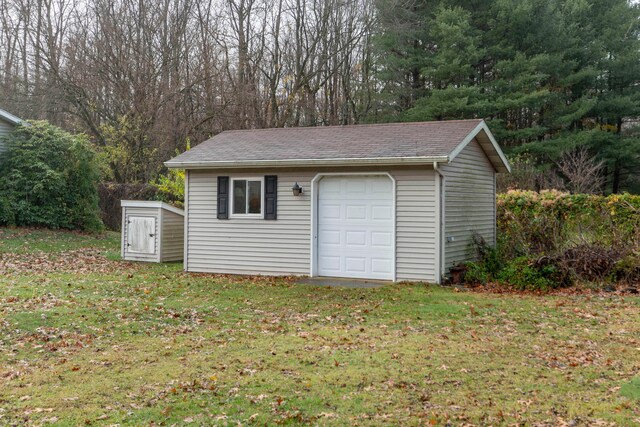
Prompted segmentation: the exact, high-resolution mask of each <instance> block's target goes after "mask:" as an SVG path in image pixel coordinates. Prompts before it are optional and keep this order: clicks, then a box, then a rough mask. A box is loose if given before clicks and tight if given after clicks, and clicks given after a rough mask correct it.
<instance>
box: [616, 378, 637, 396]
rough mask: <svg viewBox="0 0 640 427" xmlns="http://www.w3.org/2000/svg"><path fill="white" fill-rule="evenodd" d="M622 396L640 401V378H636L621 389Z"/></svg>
mask: <svg viewBox="0 0 640 427" xmlns="http://www.w3.org/2000/svg"><path fill="white" fill-rule="evenodd" d="M620 394H621V395H622V396H625V397H628V398H629V399H632V400H640V377H636V378H634V379H632V380H631V381H629V382H628V383H627V384H624V385H623V386H622V387H621V388H620Z"/></svg>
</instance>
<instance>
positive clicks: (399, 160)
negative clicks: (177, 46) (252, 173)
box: [164, 156, 449, 169]
mask: <svg viewBox="0 0 640 427" xmlns="http://www.w3.org/2000/svg"><path fill="white" fill-rule="evenodd" d="M433 162H438V163H448V162H449V158H448V156H429V157H377V158H361V159H359V158H355V159H354V158H346V159H282V160H249V161H235V162H230V161H202V162H180V161H168V162H165V163H164V165H165V166H166V167H168V168H170V169H241V168H266V167H270V168H283V167H308V166H316V167H319V166H327V167H330V166H369V165H370V166H402V165H431V164H433Z"/></svg>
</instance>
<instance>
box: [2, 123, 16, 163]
mask: <svg viewBox="0 0 640 427" xmlns="http://www.w3.org/2000/svg"><path fill="white" fill-rule="evenodd" d="M14 127H15V126H14V125H12V124H11V123H9V122H6V121H4V120H2V119H0V155H2V152H3V151H4V150H5V149H6V147H5V144H4V141H3V140H4V138H5V137H6V136H7V135H9V133H11V131H12V130H13V129H14Z"/></svg>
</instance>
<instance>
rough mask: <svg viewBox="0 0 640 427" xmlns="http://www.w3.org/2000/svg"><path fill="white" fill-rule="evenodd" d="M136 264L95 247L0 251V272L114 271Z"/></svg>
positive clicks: (136, 265)
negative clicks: (109, 257) (13, 251)
mask: <svg viewBox="0 0 640 427" xmlns="http://www.w3.org/2000/svg"><path fill="white" fill-rule="evenodd" d="M138 268H139V264H136V263H132V262H124V261H113V260H110V259H108V258H107V257H105V256H104V255H103V254H102V252H101V251H99V250H96V249H77V250H70V251H63V252H53V253H47V252H42V251H38V252H32V253H19V254H16V253H1V252H0V276H2V275H4V276H11V275H19V274H25V273H27V274H48V273H54V272H61V273H62V272H64V273H113V272H116V271H122V270H129V269H138Z"/></svg>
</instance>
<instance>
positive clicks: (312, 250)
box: [166, 120, 510, 283]
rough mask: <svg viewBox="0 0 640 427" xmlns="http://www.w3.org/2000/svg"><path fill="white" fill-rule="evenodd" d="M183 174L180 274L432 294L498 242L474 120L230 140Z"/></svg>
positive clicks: (484, 135)
mask: <svg viewBox="0 0 640 427" xmlns="http://www.w3.org/2000/svg"><path fill="white" fill-rule="evenodd" d="M166 165H167V166H168V167H170V168H182V169H186V172H187V173H186V183H185V252H184V253H185V259H184V266H185V270H187V271H193V272H213V273H232V274H264V275H310V276H328V277H350V278H363V279H379V280H392V281H404V280H410V281H429V282H437V283H439V282H440V281H441V279H442V277H443V276H445V275H446V274H447V273H448V271H449V268H451V267H453V266H454V265H456V264H458V263H460V262H463V261H467V260H470V259H472V258H473V257H474V250H473V248H472V246H471V243H472V238H473V235H474V234H476V233H477V234H479V235H481V236H483V237H484V239H485V240H486V241H487V242H489V243H491V242H495V237H496V236H495V176H496V173H499V172H508V171H509V170H510V169H509V164H508V162H507V160H506V158H505V157H504V154H503V153H502V151H501V150H500V148H499V146H498V144H497V142H496V141H495V139H494V138H493V136H492V135H491V132H490V131H489V129H488V127H487V125H486V124H485V122H484V121H483V120H457V121H440V122H422V123H394V124H381V125H355V126H327V127H313V128H286V129H263V130H244V131H227V132H223V133H221V134H219V135H217V136H215V137H214V138H212V139H210V140H208V141H205V142H203V143H201V144H200V145H198V146H197V147H195V148H193V149H192V150H190V151H188V152H186V153H183V154H181V155H180V156H178V157H176V158H174V159H172V160H170V161H169V162H167V163H166Z"/></svg>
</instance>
